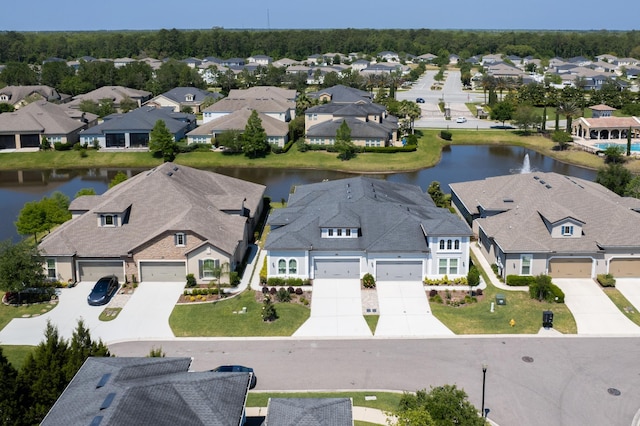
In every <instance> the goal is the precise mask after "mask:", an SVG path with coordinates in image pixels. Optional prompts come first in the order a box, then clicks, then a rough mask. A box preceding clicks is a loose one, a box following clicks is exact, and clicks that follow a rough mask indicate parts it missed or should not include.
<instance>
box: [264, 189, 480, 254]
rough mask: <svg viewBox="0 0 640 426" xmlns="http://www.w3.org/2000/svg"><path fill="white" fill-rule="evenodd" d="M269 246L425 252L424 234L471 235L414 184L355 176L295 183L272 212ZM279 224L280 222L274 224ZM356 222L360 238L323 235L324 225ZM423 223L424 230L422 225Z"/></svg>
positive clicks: (305, 248)
mask: <svg viewBox="0 0 640 426" xmlns="http://www.w3.org/2000/svg"><path fill="white" fill-rule="evenodd" d="M268 223H269V224H270V225H272V229H271V233H270V234H269V236H268V237H267V242H266V246H265V247H266V248H267V249H268V250H280V249H298V250H301V249H304V250H307V249H309V247H311V246H313V249H314V250H358V251H362V250H368V251H378V252H390V251H398V252H401V251H405V252H427V251H429V247H427V243H426V239H425V233H426V235H427V236H439V235H450V236H469V235H471V230H470V229H469V227H468V226H467V224H466V223H464V222H463V221H462V220H460V219H459V218H458V217H457V216H456V215H453V214H451V213H450V212H449V211H447V210H445V209H441V208H438V207H436V206H435V205H434V204H433V201H432V200H431V197H429V195H427V194H425V193H423V192H422V190H421V189H420V188H419V187H417V186H414V185H409V184H402V183H392V182H386V181H383V180H379V179H372V178H366V177H357V178H349V179H342V180H337V181H329V182H321V183H316V184H311V185H302V186H298V187H296V190H295V192H294V193H293V194H291V195H290V196H289V203H288V206H287V207H286V208H284V209H278V210H275V211H273V212H272V213H271V216H270V217H269V220H268ZM278 225H279V226H278ZM351 226H357V227H359V228H360V229H361V233H362V235H361V236H360V237H358V238H342V239H333V238H321V228H322V227H343V228H346V227H351ZM423 229H424V231H423Z"/></svg>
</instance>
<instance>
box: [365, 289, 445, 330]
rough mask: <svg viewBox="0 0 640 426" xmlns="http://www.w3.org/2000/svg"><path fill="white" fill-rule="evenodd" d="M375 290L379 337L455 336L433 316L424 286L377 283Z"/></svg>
mask: <svg viewBox="0 0 640 426" xmlns="http://www.w3.org/2000/svg"><path fill="white" fill-rule="evenodd" d="M376 288H377V291H378V306H379V307H380V319H379V320H378V326H377V327H376V333H375V335H376V337H403V336H452V335H453V332H452V331H451V330H449V329H448V328H447V327H446V326H445V325H444V324H442V323H441V322H440V321H439V320H438V319H437V318H436V317H434V316H433V315H432V314H431V308H430V307H429V301H428V300H427V295H426V293H425V290H424V286H423V284H422V283H421V282H418V281H416V282H414V281H378V282H377V284H376Z"/></svg>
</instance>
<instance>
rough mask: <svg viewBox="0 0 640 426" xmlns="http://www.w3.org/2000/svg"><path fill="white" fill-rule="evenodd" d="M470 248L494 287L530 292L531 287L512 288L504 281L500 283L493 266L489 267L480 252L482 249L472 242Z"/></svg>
mask: <svg viewBox="0 0 640 426" xmlns="http://www.w3.org/2000/svg"><path fill="white" fill-rule="evenodd" d="M469 248H470V249H471V252H472V253H473V254H474V256H475V257H476V259H477V263H479V264H480V265H479V266H480V267H482V269H484V271H485V272H486V273H487V276H488V277H489V281H490V282H491V284H492V285H493V286H494V287H496V288H499V289H500V290H506V291H527V292H528V291H529V286H518V287H511V286H508V285H506V284H505V283H503V282H502V281H500V280H499V279H498V277H496V274H494V273H493V270H492V269H491V265H489V262H488V261H487V259H486V258H485V257H484V255H483V254H482V252H481V251H480V247H478V244H477V243H474V242H472V243H471V244H469ZM476 266H478V265H476Z"/></svg>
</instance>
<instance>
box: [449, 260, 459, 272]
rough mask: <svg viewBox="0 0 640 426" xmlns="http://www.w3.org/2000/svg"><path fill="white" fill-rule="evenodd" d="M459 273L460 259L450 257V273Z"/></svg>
mask: <svg viewBox="0 0 640 426" xmlns="http://www.w3.org/2000/svg"><path fill="white" fill-rule="evenodd" d="M457 273H458V259H449V274H452V275H456V274H457Z"/></svg>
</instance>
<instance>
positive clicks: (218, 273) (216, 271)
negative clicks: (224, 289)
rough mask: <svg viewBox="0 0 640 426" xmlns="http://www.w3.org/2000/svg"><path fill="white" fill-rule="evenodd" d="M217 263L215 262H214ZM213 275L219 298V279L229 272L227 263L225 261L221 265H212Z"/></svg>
mask: <svg viewBox="0 0 640 426" xmlns="http://www.w3.org/2000/svg"><path fill="white" fill-rule="evenodd" d="M216 263H217V262H216ZM212 272H213V276H214V277H215V279H216V284H217V289H218V299H220V294H221V293H220V279H221V278H222V276H223V275H225V274H227V273H228V272H229V263H228V262H225V263H223V264H222V265H220V264H218V265H217V266H214V268H213V271H212Z"/></svg>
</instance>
